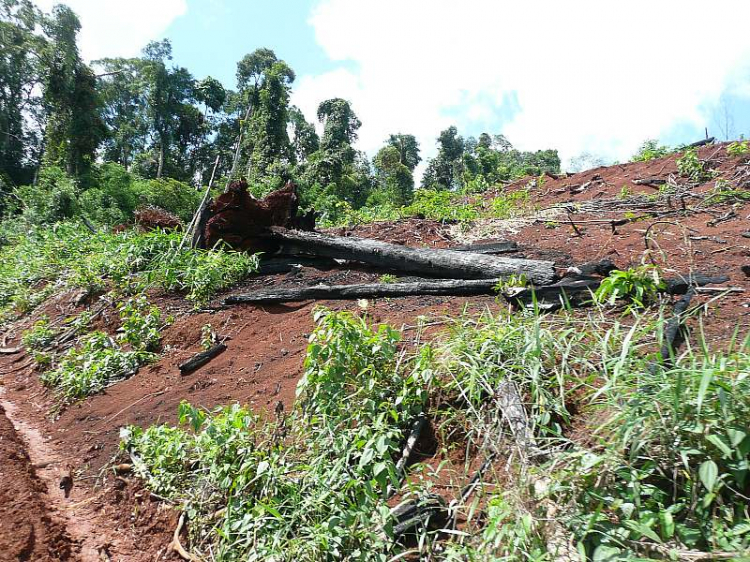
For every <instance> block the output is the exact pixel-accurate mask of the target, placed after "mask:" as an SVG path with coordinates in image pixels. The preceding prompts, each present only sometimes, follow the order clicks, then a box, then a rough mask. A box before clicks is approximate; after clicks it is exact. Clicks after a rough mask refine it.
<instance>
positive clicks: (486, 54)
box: [37, 0, 750, 166]
mask: <svg viewBox="0 0 750 562" xmlns="http://www.w3.org/2000/svg"><path fill="white" fill-rule="evenodd" d="M37 2H38V4H39V6H40V7H41V8H42V9H45V10H48V9H49V8H51V6H52V4H53V3H54V2H53V0H37ZM66 3H67V4H68V5H69V6H70V7H71V8H73V10H75V11H76V13H78V15H79V17H80V19H81V23H82V31H81V35H80V45H81V51H82V54H83V55H84V57H85V58H87V59H88V60H95V59H97V58H102V57H112V56H134V55H137V54H138V53H139V52H140V50H141V49H142V48H143V46H144V45H145V44H146V43H147V42H148V41H150V40H158V39H162V38H169V39H170V40H171V41H172V45H173V52H174V62H175V64H177V65H180V66H185V67H187V68H188V69H189V70H190V71H191V72H192V73H193V75H195V76H196V77H197V78H203V77H205V76H208V75H210V76H213V77H215V78H218V79H219V80H221V81H222V82H223V83H224V85H225V86H226V87H234V86H235V69H236V63H237V61H238V60H239V59H240V58H242V56H243V55H245V54H247V53H249V52H252V51H253V50H254V49H256V48H258V47H268V48H271V49H273V50H274V51H275V52H276V55H277V56H278V57H279V58H281V59H284V60H285V61H286V62H287V63H288V64H289V65H290V66H291V67H292V68H293V69H294V71H295V72H296V74H297V79H296V81H295V83H294V85H293V93H292V102H293V103H294V104H295V105H297V106H298V107H300V108H301V109H302V110H303V112H304V113H305V115H306V116H307V118H308V120H310V121H315V111H316V108H317V106H318V104H319V103H320V102H321V101H323V100H324V99H328V98H332V97H342V98H345V99H348V100H349V101H350V102H351V103H352V106H353V108H354V111H355V112H356V113H357V115H358V117H359V118H360V120H361V121H362V128H361V129H360V131H359V140H358V148H360V149H361V150H364V151H365V152H367V153H368V154H369V155H370V156H372V155H373V154H374V153H375V152H376V151H377V150H378V148H380V147H381V146H382V145H383V142H384V140H385V139H386V138H387V137H388V135H389V134H391V133H397V132H402V133H409V134H413V135H415V136H416V137H417V139H418V140H419V141H420V143H421V146H422V155H423V156H424V157H430V156H433V155H434V154H435V152H436V147H435V139H436V137H437V135H438V134H439V132H440V130H442V129H445V128H446V127H448V126H450V125H456V126H457V127H458V130H459V133H460V134H462V135H463V136H465V137H467V136H472V135H473V136H478V135H479V134H480V133H482V132H489V133H491V134H497V133H502V134H504V135H505V136H506V137H507V138H508V139H509V140H510V141H511V142H512V143H513V145H514V146H516V147H517V148H520V149H522V150H538V149H545V148H556V149H558V150H559V152H560V156H561V158H562V160H563V164H564V166H565V164H566V163H567V162H568V161H569V160H570V159H571V158H574V157H576V156H578V155H580V154H581V153H584V152H588V153H592V154H595V155H597V156H599V157H601V158H603V159H604V160H605V161H608V162H613V161H626V160H628V159H629V157H630V156H631V155H632V154H633V153H634V152H635V151H636V150H637V149H638V147H639V146H640V144H641V143H642V142H643V141H644V140H646V139H650V138H655V139H659V140H660V141H661V142H662V143H664V144H678V143H687V142H693V141H696V140H699V139H701V138H703V137H704V136H705V130H706V128H707V129H708V133H709V135H711V136H716V137H718V138H720V139H725V138H737V137H739V136H740V135H744V136H745V137H750V34H749V33H748V32H747V22H748V21H750V2H748V1H747V0H713V1H712V2H705V1H694V0H648V1H644V0H627V1H623V0H621V1H618V2H614V1H609V2H607V1H602V0H569V1H566V2H561V1H559V0H535V1H533V2H532V1H529V0H462V1H461V2H456V1H455V0H127V1H124V0H68V2H66Z"/></svg>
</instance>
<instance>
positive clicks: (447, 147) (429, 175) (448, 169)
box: [422, 126, 464, 190]
mask: <svg viewBox="0 0 750 562" xmlns="http://www.w3.org/2000/svg"><path fill="white" fill-rule="evenodd" d="M437 144H438V153H437V156H435V158H432V159H431V160H430V161H429V162H428V163H427V169H426V170H425V173H424V176H423V178H422V187H425V188H428V189H450V190H452V189H458V188H459V187H460V186H461V172H462V171H463V153H464V140H463V138H462V137H461V136H459V134H458V130H457V129H456V127H454V126H450V127H448V128H447V129H445V130H444V131H441V132H440V136H439V137H438V138H437Z"/></svg>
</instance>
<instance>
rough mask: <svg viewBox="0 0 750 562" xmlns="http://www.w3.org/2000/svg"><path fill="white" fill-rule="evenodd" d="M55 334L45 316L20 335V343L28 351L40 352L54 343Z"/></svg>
mask: <svg viewBox="0 0 750 562" xmlns="http://www.w3.org/2000/svg"><path fill="white" fill-rule="evenodd" d="M56 337H57V332H56V331H55V330H53V329H52V328H51V327H50V325H49V319H48V318H47V317H46V316H45V317H43V318H41V319H39V320H37V321H36V322H35V323H34V326H33V327H32V328H31V329H30V330H26V331H25V332H23V334H22V335H21V343H22V344H23V345H24V347H25V348H26V349H28V350H29V351H42V350H45V349H47V348H48V347H49V346H50V345H52V342H53V341H55V338H56Z"/></svg>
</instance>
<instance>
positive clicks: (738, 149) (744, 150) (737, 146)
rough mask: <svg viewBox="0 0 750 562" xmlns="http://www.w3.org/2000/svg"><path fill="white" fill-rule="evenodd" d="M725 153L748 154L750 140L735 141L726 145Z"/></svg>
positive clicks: (738, 155)
mask: <svg viewBox="0 0 750 562" xmlns="http://www.w3.org/2000/svg"><path fill="white" fill-rule="evenodd" d="M727 154H728V155H729V156H733V157H742V156H748V155H750V141H736V142H733V143H732V144H730V145H729V146H727Z"/></svg>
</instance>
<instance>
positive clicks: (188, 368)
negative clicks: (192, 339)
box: [178, 343, 227, 375]
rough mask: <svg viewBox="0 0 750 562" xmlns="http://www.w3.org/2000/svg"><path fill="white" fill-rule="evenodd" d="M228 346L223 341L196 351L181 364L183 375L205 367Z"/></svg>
mask: <svg viewBox="0 0 750 562" xmlns="http://www.w3.org/2000/svg"><path fill="white" fill-rule="evenodd" d="M226 348H227V346H226V345H224V344H223V343H217V344H216V345H214V346H213V347H212V348H210V349H208V350H206V351H201V352H200V353H196V354H195V355H193V356H192V357H191V358H190V359H188V360H187V361H185V362H184V363H182V364H181V365H179V367H178V368H179V369H180V374H181V375H189V374H190V373H192V372H193V371H196V370H198V369H200V368H201V367H203V365H205V364H206V363H208V362H209V361H211V360H212V359H213V358H214V357H216V356H218V355H220V354H221V353H223V352H224V350H225V349H226Z"/></svg>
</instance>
